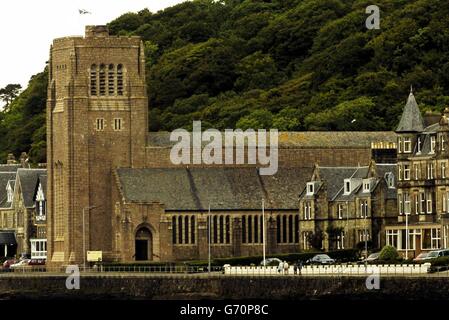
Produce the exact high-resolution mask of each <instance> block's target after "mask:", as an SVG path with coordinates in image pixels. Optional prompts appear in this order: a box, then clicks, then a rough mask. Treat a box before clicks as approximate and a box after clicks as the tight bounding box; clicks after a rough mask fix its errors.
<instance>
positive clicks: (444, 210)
mask: <svg viewBox="0 0 449 320" xmlns="http://www.w3.org/2000/svg"><path fill="white" fill-rule="evenodd" d="M441 198H442V199H441V202H442V203H441V204H442V208H441V209H442V210H441V211H442V212H446V210H447V207H446V205H447V197H446V192H445V191H443V192H442V194H441Z"/></svg>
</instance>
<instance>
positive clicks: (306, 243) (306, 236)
mask: <svg viewBox="0 0 449 320" xmlns="http://www.w3.org/2000/svg"><path fill="white" fill-rule="evenodd" d="M311 236H312V232H311V231H304V232H303V233H302V247H303V250H309V249H310V241H309V239H310V237H311Z"/></svg>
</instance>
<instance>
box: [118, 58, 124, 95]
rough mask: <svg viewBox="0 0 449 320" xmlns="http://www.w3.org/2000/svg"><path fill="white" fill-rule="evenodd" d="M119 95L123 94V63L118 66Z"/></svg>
mask: <svg viewBox="0 0 449 320" xmlns="http://www.w3.org/2000/svg"><path fill="white" fill-rule="evenodd" d="M117 95H119V96H123V65H121V64H119V65H118V66H117Z"/></svg>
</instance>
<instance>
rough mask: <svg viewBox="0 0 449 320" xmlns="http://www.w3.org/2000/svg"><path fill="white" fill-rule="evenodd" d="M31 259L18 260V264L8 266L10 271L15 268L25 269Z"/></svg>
mask: <svg viewBox="0 0 449 320" xmlns="http://www.w3.org/2000/svg"><path fill="white" fill-rule="evenodd" d="M30 261H31V259H22V260H19V262H17V263H14V264H12V265H11V266H10V268H11V269H16V268H21V267H25V266H27V265H28V264H29V263H30Z"/></svg>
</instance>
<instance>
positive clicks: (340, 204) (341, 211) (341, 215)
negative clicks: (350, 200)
mask: <svg viewBox="0 0 449 320" xmlns="http://www.w3.org/2000/svg"><path fill="white" fill-rule="evenodd" d="M337 213H338V219H343V204H342V203H339V204H338V206H337Z"/></svg>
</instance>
